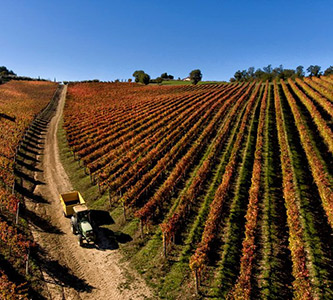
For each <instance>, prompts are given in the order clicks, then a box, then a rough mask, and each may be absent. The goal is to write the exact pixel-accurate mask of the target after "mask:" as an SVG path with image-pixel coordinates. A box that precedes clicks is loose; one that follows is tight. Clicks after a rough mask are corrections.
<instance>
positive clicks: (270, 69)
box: [263, 65, 273, 74]
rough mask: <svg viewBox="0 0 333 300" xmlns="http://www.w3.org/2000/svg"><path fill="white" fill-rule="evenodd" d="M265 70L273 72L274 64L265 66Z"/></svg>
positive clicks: (269, 72)
mask: <svg viewBox="0 0 333 300" xmlns="http://www.w3.org/2000/svg"><path fill="white" fill-rule="evenodd" d="M263 70H264V71H265V72H266V73H268V74H271V73H272V71H273V69H272V65H268V66H267V67H264V68H263Z"/></svg>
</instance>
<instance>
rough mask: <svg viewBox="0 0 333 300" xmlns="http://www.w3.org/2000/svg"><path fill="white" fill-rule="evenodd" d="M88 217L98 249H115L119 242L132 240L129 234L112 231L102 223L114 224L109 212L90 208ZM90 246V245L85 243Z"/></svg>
mask: <svg viewBox="0 0 333 300" xmlns="http://www.w3.org/2000/svg"><path fill="white" fill-rule="evenodd" d="M90 218H91V222H92V224H93V227H94V230H95V233H96V243H95V246H96V248H97V249H99V250H115V249H118V248H119V244H124V243H128V242H130V241H132V238H131V236H129V235H128V234H125V233H122V232H118V231H117V232H114V231H112V230H111V229H109V228H106V227H102V226H103V225H111V224H114V223H115V222H114V220H113V219H112V217H111V216H110V214H109V212H107V211H103V210H91V211H90ZM87 247H90V245H87Z"/></svg>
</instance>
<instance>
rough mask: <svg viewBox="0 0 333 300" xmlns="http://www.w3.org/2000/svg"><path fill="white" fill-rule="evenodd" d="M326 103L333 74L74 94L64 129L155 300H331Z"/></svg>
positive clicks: (331, 169) (330, 148)
mask: <svg viewBox="0 0 333 300" xmlns="http://www.w3.org/2000/svg"><path fill="white" fill-rule="evenodd" d="M332 95H333V78H332V77H321V78H304V79H303V80H301V79H297V80H296V81H292V80H288V81H283V80H281V82H279V83H276V82H275V83H274V84H272V83H268V82H261V83H241V84H220V85H200V86H160V87H156V86H155V87H154V86H148V87H144V86H139V85H136V84H129V83H81V84H71V85H70V86H69V88H68V94H67V101H66V106H65V111H64V125H63V127H64V129H65V132H66V138H67V142H68V146H69V149H70V151H71V153H72V155H73V157H74V159H75V160H76V161H79V164H80V166H81V167H82V168H84V171H85V174H86V176H89V178H90V185H92V186H97V187H98V194H96V195H95V197H93V198H91V199H90V205H91V206H93V207H103V208H104V209H108V210H110V212H111V215H112V216H113V218H114V219H115V220H116V224H118V225H114V226H118V227H113V228H118V229H120V230H122V231H123V232H125V233H128V234H130V235H131V236H132V237H133V241H132V242H131V243H130V245H124V247H123V248H124V252H125V253H127V254H128V255H129V257H131V260H132V261H133V264H134V265H136V266H137V268H138V269H139V271H140V272H141V273H144V274H145V276H146V278H147V279H149V280H150V283H151V284H152V285H153V286H155V287H156V288H157V289H158V290H159V293H160V295H159V296H160V297H162V298H163V297H165V298H170V299H175V298H177V297H178V296H179V295H183V296H184V297H185V298H186V297H188V298H192V297H194V296H193V295H194V294H195V292H196V291H197V292H198V293H199V295H201V296H202V297H203V298H205V297H210V298H218V299H226V298H227V299H291V298H294V299H333V281H332V279H333V264H332V259H333V231H332V228H333V190H332V188H333V181H332V175H333V159H332V153H333V133H332V131H333V102H332V101H333V98H332ZM69 173H70V172H69ZM119 224H120V225H119Z"/></svg>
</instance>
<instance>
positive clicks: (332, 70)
mask: <svg viewBox="0 0 333 300" xmlns="http://www.w3.org/2000/svg"><path fill="white" fill-rule="evenodd" d="M332 74H333V66H329V67H328V68H327V69H326V70H325V72H324V75H325V76H328V75H332Z"/></svg>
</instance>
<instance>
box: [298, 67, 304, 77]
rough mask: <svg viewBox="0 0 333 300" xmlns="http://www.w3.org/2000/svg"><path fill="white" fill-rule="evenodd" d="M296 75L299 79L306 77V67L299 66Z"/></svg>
mask: <svg viewBox="0 0 333 300" xmlns="http://www.w3.org/2000/svg"><path fill="white" fill-rule="evenodd" d="M296 75H297V77H304V75H305V73H304V67H303V66H298V67H297V68H296Z"/></svg>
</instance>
